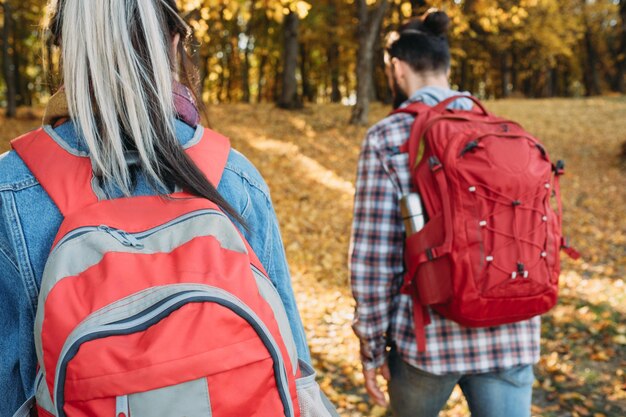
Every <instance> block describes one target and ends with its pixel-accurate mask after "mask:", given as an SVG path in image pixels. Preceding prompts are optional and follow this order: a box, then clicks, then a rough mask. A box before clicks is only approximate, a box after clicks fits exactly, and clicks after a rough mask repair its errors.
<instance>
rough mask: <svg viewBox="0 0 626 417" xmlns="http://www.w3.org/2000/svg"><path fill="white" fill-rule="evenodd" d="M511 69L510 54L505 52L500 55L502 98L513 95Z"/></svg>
mask: <svg viewBox="0 0 626 417" xmlns="http://www.w3.org/2000/svg"><path fill="white" fill-rule="evenodd" d="M510 86H511V67H510V66H509V54H508V53H507V52H503V53H502V54H501V55H500V94H501V95H502V98H507V97H509V96H510V95H511V88H510Z"/></svg>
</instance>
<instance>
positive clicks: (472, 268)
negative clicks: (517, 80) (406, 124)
mask: <svg viewBox="0 0 626 417" xmlns="http://www.w3.org/2000/svg"><path fill="white" fill-rule="evenodd" d="M459 99H470V100H473V101H474V102H475V103H476V110H475V111H460V110H450V109H447V107H448V106H449V105H450V104H451V103H453V102H454V101H456V100H459ZM399 112H403V113H409V114H412V115H415V116H416V119H415V122H414V124H413V127H412V130H411V136H410V139H409V141H408V142H407V143H406V144H405V145H404V146H403V149H402V150H403V151H404V152H408V154H409V164H410V167H411V169H410V170H411V181H412V185H413V187H414V188H415V190H416V191H417V192H419V193H420V195H421V197H422V201H423V204H424V208H425V210H426V213H427V215H428V222H427V223H426V225H425V226H424V228H423V229H422V230H421V231H419V232H418V233H415V234H413V235H411V236H409V237H408V238H407V241H406V247H405V264H406V275H405V280H404V286H403V289H402V291H403V293H405V294H410V295H411V296H412V299H413V305H414V307H413V311H414V321H415V333H416V338H417V343H418V347H419V350H420V351H424V350H425V346H426V342H425V332H424V326H426V325H428V324H429V322H430V318H429V315H428V310H427V308H426V307H427V306H428V307H431V308H432V309H433V310H435V311H436V312H438V313H440V314H442V315H443V316H445V317H447V318H449V319H451V320H454V321H455V322H457V323H460V324H461V325H463V326H468V327H488V326H497V325H501V324H506V323H512V322H516V321H521V320H525V319H529V318H531V317H533V316H536V315H539V314H542V313H545V312H546V311H548V310H549V309H551V308H552V307H553V306H554V305H555V303H556V301H557V292H558V279H559V273H560V261H559V250H560V249H561V248H565V247H567V245H566V244H565V241H564V239H563V237H562V234H561V195H560V191H559V177H560V176H561V175H563V173H564V164H563V162H562V161H559V162H557V163H556V164H553V163H552V162H551V161H550V158H549V156H548V153H547V151H546V150H545V148H544V147H543V145H542V144H541V143H540V142H539V141H538V140H537V139H536V138H534V137H533V136H532V135H530V134H529V133H528V132H526V131H525V130H524V129H523V128H522V127H521V126H520V125H519V124H517V123H515V122H512V121H509V120H505V119H502V118H499V117H496V116H494V115H492V114H490V113H489V112H488V111H487V110H486V109H485V107H484V106H483V105H482V104H481V103H480V102H479V101H478V100H477V99H475V98H474V97H470V96H457V97H452V98H450V99H447V100H445V101H443V102H441V103H440V104H438V105H437V106H435V107H429V106H426V105H425V104H423V103H415V104H412V105H410V106H409V107H407V108H404V109H401V110H399ZM568 252H569V254H570V255H571V256H573V257H577V256H579V255H578V254H577V253H576V252H575V251H573V250H572V249H569V248H568Z"/></svg>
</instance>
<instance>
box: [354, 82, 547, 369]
mask: <svg viewBox="0 0 626 417" xmlns="http://www.w3.org/2000/svg"><path fill="white" fill-rule="evenodd" d="M454 94H458V93H456V92H454V91H452V90H444V89H440V88H433V87H427V88H425V89H422V90H420V91H418V92H417V93H416V94H415V95H414V96H413V97H412V99H411V100H409V101H408V102H407V103H406V104H408V103H409V102H414V101H423V102H424V103H425V104H427V105H431V106H432V105H435V104H436V103H438V102H439V101H441V100H444V99H445V98H447V97H449V96H451V95H454ZM457 103H460V105H461V106H462V105H463V102H462V101H461V102H457ZM465 105H467V104H465ZM412 122H413V117H412V116H410V115H407V114H396V115H392V116H389V117H387V118H385V119H383V120H382V121H381V122H379V123H377V124H376V125H375V126H374V127H372V128H371V129H370V130H369V132H368V133H367V137H366V138H365V141H364V143H363V147H362V150H361V154H360V157H359V164H358V174H357V182H356V197H355V204H354V223H353V227H352V245H351V256H350V275H351V286H352V293H353V295H354V298H355V300H356V310H355V318H354V325H353V328H354V331H355V333H356V335H357V336H358V337H359V339H360V341H361V359H362V361H363V365H364V367H366V368H367V369H372V368H377V367H379V366H381V365H382V364H383V363H384V361H385V357H386V348H387V346H389V345H390V344H391V343H394V344H395V345H396V346H397V349H398V352H399V353H400V355H401V356H402V358H403V359H404V360H405V361H406V362H408V363H409V364H411V365H413V366H414V367H417V368H420V369H422V370H425V371H427V372H430V373H433V374H438V375H442V374H450V373H463V374H468V373H482V372H491V371H497V370H502V369H506V368H511V367H514V366H518V365H526V364H533V363H536V362H537V361H538V359H539V343H540V328H541V321H540V317H535V318H533V319H530V320H526V321H522V322H517V323H513V324H508V325H503V326H497V327H487V328H468V327H463V326H461V325H459V324H457V323H455V322H453V321H451V320H448V319H445V318H444V317H442V316H441V315H438V314H437V313H435V312H433V311H432V310H431V312H430V313H431V318H432V323H431V324H430V325H428V326H427V327H426V352H422V353H420V352H418V350H417V343H416V341H415V334H414V327H413V317H412V301H411V297H410V296H408V295H402V294H400V287H401V285H402V279H403V274H404V264H403V250H404V225H403V222H402V218H401V216H400V209H399V205H398V200H399V197H400V196H401V195H402V194H404V193H407V192H409V190H410V189H411V187H410V175H409V168H408V155H407V154H405V153H400V150H399V147H400V146H401V145H402V144H404V143H405V142H406V141H407V139H408V138H409V132H410V129H411V124H412Z"/></svg>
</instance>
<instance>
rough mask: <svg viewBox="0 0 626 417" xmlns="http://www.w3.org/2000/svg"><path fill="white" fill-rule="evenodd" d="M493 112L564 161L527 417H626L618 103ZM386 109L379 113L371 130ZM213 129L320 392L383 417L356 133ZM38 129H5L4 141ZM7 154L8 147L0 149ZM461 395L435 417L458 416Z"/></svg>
mask: <svg viewBox="0 0 626 417" xmlns="http://www.w3.org/2000/svg"><path fill="white" fill-rule="evenodd" d="M488 107H489V108H490V110H492V111H494V112H495V113H498V114H502V115H504V116H507V115H508V116H509V117H511V118H513V119H515V120H518V121H520V122H521V123H522V124H523V125H524V126H526V128H527V129H529V130H530V131H531V132H533V133H534V134H536V135H537V136H538V137H540V138H542V140H543V142H544V144H545V145H546V148H547V149H548V150H549V151H550V154H551V157H552V158H553V159H565V160H566V161H567V174H566V176H565V177H564V178H563V181H562V188H563V193H564V198H565V201H564V206H565V219H564V228H565V230H566V233H567V234H569V235H571V237H572V242H573V244H574V246H575V247H576V248H577V249H579V250H580V251H581V252H582V253H583V256H584V259H583V260H580V261H570V260H568V259H564V262H563V273H562V275H561V299H560V303H559V305H558V306H557V307H556V308H555V309H553V310H552V311H551V312H550V313H549V314H547V315H546V316H545V317H544V320H543V326H542V334H543V344H542V356H541V360H540V362H539V364H538V365H537V367H536V375H537V382H536V384H535V390H534V404H533V408H532V414H533V415H534V416H542V417H569V416H581V417H582V416H590V417H591V416H593V417H616V416H622V415H626V376H625V373H624V369H626V320H625V317H626V284H625V282H624V279H626V216H625V215H624V213H625V212H626V192H624V190H625V189H626V181H625V175H624V171H623V170H622V169H623V168H621V165H620V164H619V153H620V146H621V143H622V142H624V140H625V139H626V133H625V132H626V118H624V117H621V116H619V115H624V114H626V100H624V99H614V98H598V99H588V100H574V99H569V100H560V99H553V100H535V101H525V100H507V101H500V102H495V103H488ZM387 112H388V108H386V107H383V106H380V105H374V107H373V117H372V121H373V120H374V119H378V118H382V117H384V116H385V115H386V114H387ZM210 114H211V115H212V119H213V120H214V121H215V126H214V128H215V129H216V130H219V131H221V132H223V133H225V134H227V135H228V136H230V137H231V139H232V142H233V144H234V146H235V147H236V148H237V149H239V150H240V151H242V152H243V153H244V154H245V155H247V156H248V157H249V158H250V159H251V160H252V161H253V162H254V163H255V165H256V166H257V167H258V168H259V170H260V171H261V172H262V173H263V175H264V176H265V178H266V180H267V182H268V183H269V185H270V188H271V191H272V197H273V200H274V203H275V208H276V212H277V214H278V217H279V220H280V223H281V228H282V232H283V238H284V241H285V248H286V252H287V256H288V259H289V262H290V266H291V271H292V276H293V280H294V289H295V291H296V295H297V298H298V304H299V308H300V310H301V314H302V317H303V321H304V324H305V328H306V332H307V335H308V339H309V344H310V347H311V352H312V355H313V361H314V365H315V367H316V368H317V369H318V370H319V371H320V375H319V380H320V384H321V386H322V388H323V389H324V391H325V392H326V393H327V394H328V395H329V397H330V398H331V399H332V401H333V402H334V403H335V404H337V406H338V408H339V410H340V413H341V415H342V416H344V417H358V416H367V417H371V416H381V417H382V416H385V415H389V414H388V413H387V412H386V410H384V409H381V408H379V407H372V405H371V404H370V403H369V401H368V398H367V395H366V394H365V391H364V389H363V378H362V374H361V369H360V365H359V353H358V342H357V340H356V338H355V337H354V335H353V333H352V329H351V327H350V326H351V322H352V313H353V308H354V302H353V300H352V297H351V295H350V291H349V280H348V270H347V254H348V246H349V238H350V227H351V217H352V200H353V195H354V179H355V173H356V162H357V158H358V153H359V149H360V145H361V141H362V139H363V137H364V134H365V129H364V128H358V127H354V126H348V125H347V124H346V121H347V120H348V118H349V109H348V108H346V107H342V106H339V105H318V106H310V107H307V108H305V109H304V110H303V111H300V112H287V111H282V110H278V109H276V108H274V107H273V106H271V105H261V106H247V105H222V106H216V107H213V108H212V109H211V110H210ZM36 125H37V120H33V119H31V120H18V121H15V122H14V121H11V122H4V123H2V132H3V133H2V136H3V138H4V139H5V140H8V139H9V138H10V137H14V136H17V135H18V134H19V133H23V132H25V131H27V130H29V129H31V128H32V127H35V126H36ZM3 146H4V149H8V143H7V142H6V141H5V142H3ZM467 415H468V411H467V404H466V402H465V400H464V399H463V396H462V393H461V391H460V390H459V389H458V388H457V389H455V391H454V392H453V394H452V396H451V398H450V401H449V402H448V404H447V406H446V409H445V410H444V411H443V412H442V414H441V416H443V417H457V416H459V417H461V416H467Z"/></svg>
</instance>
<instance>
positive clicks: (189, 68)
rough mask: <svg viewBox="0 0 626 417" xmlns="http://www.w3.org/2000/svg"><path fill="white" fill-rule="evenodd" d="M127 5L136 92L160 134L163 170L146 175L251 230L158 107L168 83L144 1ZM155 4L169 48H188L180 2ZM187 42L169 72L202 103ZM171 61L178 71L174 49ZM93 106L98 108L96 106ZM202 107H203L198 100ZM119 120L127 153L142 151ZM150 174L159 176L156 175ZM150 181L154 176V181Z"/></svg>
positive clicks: (55, 34)
mask: <svg viewBox="0 0 626 417" xmlns="http://www.w3.org/2000/svg"><path fill="white" fill-rule="evenodd" d="M68 1H69V0H58V1H57V2H56V8H55V9H54V10H52V16H51V19H50V23H49V30H50V32H51V36H52V39H53V41H54V43H55V44H57V45H58V44H60V43H61V41H62V39H61V35H62V33H63V30H64V22H63V20H64V15H65V11H64V9H65V6H66V5H67V3H68ZM127 1H128V2H129V5H127V6H120V7H130V8H131V9H130V11H128V12H127V13H129V14H128V15H129V16H130V17H131V18H130V20H128V21H127V24H128V26H129V27H128V33H129V36H130V41H131V43H132V46H130V47H132V49H133V50H134V51H133V53H134V54H135V55H136V56H137V58H138V62H139V64H138V65H140V66H141V72H142V74H145V75H144V76H142V77H141V78H140V79H139V84H138V85H136V86H135V88H137V89H138V90H139V91H142V92H143V94H144V97H145V98H146V100H145V103H146V108H145V110H144V111H145V112H147V113H146V115H147V118H146V119H147V120H150V122H151V123H150V124H151V125H152V126H151V129H152V132H153V133H154V134H153V137H154V142H155V143H154V150H153V152H154V159H155V160H156V162H157V164H155V165H156V168H154V167H152V166H151V165H148V164H142V166H143V168H144V169H146V172H152V173H154V174H155V175H156V178H157V181H156V183H155V184H154V185H156V186H157V187H158V185H167V186H168V188H169V187H170V186H171V185H177V186H179V187H181V188H182V189H183V190H185V191H187V192H189V193H191V194H193V195H196V196H198V197H202V198H206V199H208V200H210V201H212V202H214V203H215V204H217V205H218V206H220V207H221V208H222V209H223V210H224V211H225V212H226V213H228V214H229V215H230V216H231V217H233V218H234V219H235V220H237V221H238V222H239V223H241V224H242V225H243V226H244V227H245V225H244V222H243V221H242V219H241V216H240V215H239V214H238V213H237V212H236V211H235V210H234V209H233V208H232V207H231V206H230V204H228V202H227V201H226V200H225V199H224V198H223V197H222V196H221V195H220V194H219V192H218V191H217V189H216V186H217V184H211V182H210V181H209V180H208V179H207V177H206V176H205V174H204V173H203V172H202V171H201V170H200V169H199V168H198V166H197V165H196V164H195V163H194V162H193V161H192V160H191V158H189V156H188V155H187V153H186V152H185V151H184V149H183V147H182V146H181V144H180V142H179V141H178V139H177V138H176V136H175V132H174V129H173V126H172V125H171V123H172V121H171V120H169V117H168V116H167V113H165V112H164V111H163V107H162V106H159V105H156V103H160V102H161V100H164V99H166V98H164V97H162V96H160V95H159V94H158V91H157V89H156V88H154V86H155V85H157V84H158V81H157V80H162V78H158V77H159V72H160V73H161V75H162V73H163V69H162V68H154V67H153V66H152V65H151V50H150V48H149V46H148V45H149V44H150V41H152V39H148V38H147V35H146V31H145V30H142V28H144V27H145V26H144V25H145V22H142V20H141V19H142V18H141V13H140V11H139V7H140V6H141V5H140V4H139V3H138V2H139V1H143V0H127ZM153 1H154V3H153V4H152V5H151V6H152V7H153V9H150V10H154V13H155V14H156V15H155V17H156V20H157V21H158V22H160V26H161V27H160V30H161V32H162V36H163V42H164V44H165V45H166V46H169V45H171V43H172V39H173V38H174V36H176V35H180V37H181V39H182V40H183V41H184V42H185V41H189V40H190V38H191V37H192V31H191V29H190V27H189V26H188V25H187V24H186V23H185V22H184V21H183V20H182V18H181V17H180V15H179V10H178V7H177V5H176V0H153ZM53 4H54V3H53ZM142 5H143V4H142ZM127 10H129V9H127ZM146 10H147V9H146ZM144 12H145V10H144ZM105 18H107V16H102V19H105ZM184 42H181V43H180V44H179V49H178V51H177V54H178V55H179V56H180V68H171V69H169V70H171V71H177V72H179V73H180V75H181V80H182V81H183V83H185V84H186V85H187V87H189V88H190V90H191V91H193V92H194V95H195V96H196V98H198V96H199V91H200V86H199V82H198V76H197V68H195V66H194V65H193V64H192V60H191V59H190V58H189V56H188V54H187V52H186V50H185V46H184V45H183V43H184ZM153 44H154V42H153ZM168 55H170V59H169V62H170V63H171V65H173V63H174V62H177V60H176V59H175V57H174V56H171V54H170V53H169V48H168ZM112 65H113V64H112ZM169 70H168V71H169ZM92 75H93V74H92ZM90 78H91V75H90ZM66 81H68V80H66ZM90 94H91V97H92V99H94V93H93V91H92V92H91V93H90ZM172 100H173V98H172ZM92 101H94V102H96V100H92ZM196 101H197V102H198V103H200V102H199V101H198V100H196ZM97 104H98V103H97V102H96V105H95V106H94V108H93V109H94V113H99V111H100V109H99V108H98V106H97ZM95 116H96V119H98V118H99V116H100V115H99V114H96V115H95ZM117 117H118V119H119V120H120V121H121V123H120V126H122V128H123V129H124V132H123V136H125V137H126V138H129V139H131V140H125V141H124V150H125V151H127V152H133V151H137V150H138V149H137V146H136V143H137V139H138V138H137V137H135V136H136V135H135V134H134V133H133V132H132V131H130V130H129V128H128V127H127V126H128V123H124V117H125V115H124V114H120V112H119V110H118V114H117ZM99 124H100V125H101V122H99ZM150 169H154V170H153V171H150ZM148 178H149V179H150V176H148ZM114 179H115V178H114ZM104 180H110V178H108V179H107V178H106V177H105V178H104ZM114 183H115V182H114ZM117 185H120V186H121V188H122V189H123V190H124V189H125V188H124V185H125V184H117Z"/></svg>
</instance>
